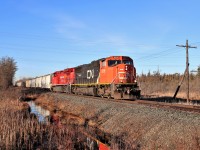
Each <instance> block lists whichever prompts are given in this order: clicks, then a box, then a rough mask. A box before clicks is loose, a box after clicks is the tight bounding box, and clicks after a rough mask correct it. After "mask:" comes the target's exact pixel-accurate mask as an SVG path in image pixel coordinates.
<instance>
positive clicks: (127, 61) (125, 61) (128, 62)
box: [122, 60, 133, 65]
mask: <svg viewBox="0 0 200 150" xmlns="http://www.w3.org/2000/svg"><path fill="white" fill-rule="evenodd" d="M122 62H123V64H127V65H133V61H131V60H123V61H122Z"/></svg>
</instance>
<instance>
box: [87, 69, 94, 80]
mask: <svg viewBox="0 0 200 150" xmlns="http://www.w3.org/2000/svg"><path fill="white" fill-rule="evenodd" d="M91 78H94V69H93V70H88V71H87V79H91Z"/></svg>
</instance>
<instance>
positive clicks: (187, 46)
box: [176, 40, 197, 103]
mask: <svg viewBox="0 0 200 150" xmlns="http://www.w3.org/2000/svg"><path fill="white" fill-rule="evenodd" d="M176 46H178V47H185V48H186V75H187V103H189V98H190V97H189V94H190V93H189V92H190V82H189V80H190V77H189V52H188V49H189V48H197V47H196V46H190V45H188V40H186V45H176Z"/></svg>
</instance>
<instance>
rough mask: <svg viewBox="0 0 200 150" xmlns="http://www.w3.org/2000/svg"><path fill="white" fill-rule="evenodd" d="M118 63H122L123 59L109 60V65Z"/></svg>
mask: <svg viewBox="0 0 200 150" xmlns="http://www.w3.org/2000/svg"><path fill="white" fill-rule="evenodd" d="M117 64H121V60H109V61H108V66H114V65H117Z"/></svg>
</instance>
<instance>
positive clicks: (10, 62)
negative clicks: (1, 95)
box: [0, 57, 17, 89]
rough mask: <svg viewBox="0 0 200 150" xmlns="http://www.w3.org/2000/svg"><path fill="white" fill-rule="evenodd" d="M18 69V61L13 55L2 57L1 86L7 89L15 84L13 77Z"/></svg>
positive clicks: (0, 65) (0, 60)
mask: <svg viewBox="0 0 200 150" xmlns="http://www.w3.org/2000/svg"><path fill="white" fill-rule="evenodd" d="M16 71H17V66H16V62H15V61H14V59H13V58H11V57H3V58H1V59H0V88H1V89H6V88H8V87H9V86H11V85H12V84H13V78H14V75H15V72H16Z"/></svg>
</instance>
